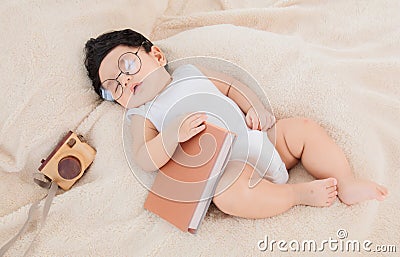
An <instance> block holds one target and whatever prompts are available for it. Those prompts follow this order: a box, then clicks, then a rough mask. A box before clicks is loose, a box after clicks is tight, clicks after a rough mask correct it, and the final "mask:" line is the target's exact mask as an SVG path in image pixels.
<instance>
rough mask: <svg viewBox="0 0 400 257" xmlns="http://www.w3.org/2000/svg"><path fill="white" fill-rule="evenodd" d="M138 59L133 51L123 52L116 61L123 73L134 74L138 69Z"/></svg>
mask: <svg viewBox="0 0 400 257" xmlns="http://www.w3.org/2000/svg"><path fill="white" fill-rule="evenodd" d="M140 65H141V63H140V59H139V58H138V56H137V55H136V54H134V53H125V54H123V55H121V57H120V58H119V61H118V67H119V69H120V70H121V71H122V72H123V73H125V74H130V75H133V74H136V73H137V72H138V71H139V69H140Z"/></svg>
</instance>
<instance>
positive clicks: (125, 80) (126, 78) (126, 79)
mask: <svg viewBox="0 0 400 257" xmlns="http://www.w3.org/2000/svg"><path fill="white" fill-rule="evenodd" d="M130 80H131V78H130V77H129V76H125V77H124V79H123V81H122V84H123V85H124V86H125V87H126V86H128V85H129V82H130Z"/></svg>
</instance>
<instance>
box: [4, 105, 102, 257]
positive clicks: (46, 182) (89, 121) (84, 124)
mask: <svg viewBox="0 0 400 257" xmlns="http://www.w3.org/2000/svg"><path fill="white" fill-rule="evenodd" d="M105 106H107V103H105V101H103V102H101V103H100V104H99V105H97V106H96V108H95V109H94V110H92V111H91V112H90V113H89V114H88V115H86V116H85V118H84V119H83V120H82V121H81V122H80V123H79V125H78V126H77V128H76V129H75V131H77V132H78V133H79V134H81V135H83V134H86V132H87V131H88V130H89V129H90V128H91V127H92V125H93V123H94V122H95V121H96V120H97V119H98V118H99V117H100V115H102V114H103V113H104V112H105ZM92 113H94V115H93V116H94V117H93V116H91V114H92ZM33 181H34V182H35V183H36V184H38V185H39V186H40V187H42V188H46V189H49V191H48V193H47V194H46V195H45V196H44V197H43V198H41V199H40V200H38V201H36V202H34V203H33V204H32V205H31V207H30V208H29V213H28V218H27V219H26V221H25V223H24V225H23V226H22V228H21V229H20V231H19V232H18V233H17V234H16V235H15V236H14V237H13V238H11V239H10V240H9V241H8V242H7V243H6V244H4V245H3V246H2V247H1V248H0V257H1V256H3V255H4V254H5V253H6V252H7V250H8V249H9V248H10V247H11V246H12V245H13V244H14V243H15V242H16V241H17V240H18V238H19V237H20V236H21V235H22V234H23V233H24V232H25V231H26V230H27V228H28V226H29V223H30V222H31V221H32V219H33V218H34V217H35V216H37V214H36V213H37V211H38V209H39V203H40V202H41V201H42V200H43V199H45V198H46V200H45V202H44V206H43V212H42V217H41V220H40V228H39V229H38V231H37V232H36V235H35V237H34V238H33V240H32V242H31V243H30V244H29V247H28V249H27V250H26V251H25V253H24V256H27V254H28V252H29V250H31V249H32V246H33V242H35V240H36V238H37V236H38V235H39V233H40V231H41V230H42V228H43V227H44V225H45V222H46V218H47V214H48V213H49V210H50V206H51V203H52V201H53V198H54V197H55V195H56V193H57V189H58V184H57V183H56V182H54V181H52V180H50V179H49V178H48V177H46V176H45V175H43V174H42V173H40V172H34V173H33Z"/></svg>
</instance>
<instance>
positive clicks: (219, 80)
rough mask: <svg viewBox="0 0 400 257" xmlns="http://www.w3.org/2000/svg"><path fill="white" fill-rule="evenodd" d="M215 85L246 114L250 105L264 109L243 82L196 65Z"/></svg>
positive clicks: (258, 109) (257, 109)
mask: <svg viewBox="0 0 400 257" xmlns="http://www.w3.org/2000/svg"><path fill="white" fill-rule="evenodd" d="M196 67H197V68H198V69H199V70H200V71H201V72H202V73H203V74H204V75H205V76H206V77H208V78H209V79H210V80H211V81H212V82H213V83H214V84H215V86H216V87H217V88H218V89H219V90H220V91H221V92H222V93H223V94H224V95H226V96H228V97H229V98H231V99H232V100H233V101H235V103H236V104H237V105H238V106H239V107H240V109H241V110H242V111H243V112H244V113H245V114H247V112H248V111H249V109H250V108H251V107H254V109H255V110H256V111H261V110H264V109H265V108H264V105H263V103H262V102H261V101H260V99H259V98H258V96H257V95H256V94H255V93H254V92H253V91H252V90H251V89H250V88H249V87H248V86H246V85H245V84H243V83H242V82H240V81H238V80H237V79H235V78H233V77H231V76H229V75H227V74H224V73H221V72H217V71H214V70H210V69H207V68H204V67H202V66H196Z"/></svg>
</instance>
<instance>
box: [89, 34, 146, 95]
mask: <svg viewBox="0 0 400 257" xmlns="http://www.w3.org/2000/svg"><path fill="white" fill-rule="evenodd" d="M119 45H126V46H132V47H139V46H140V45H142V46H143V47H144V49H145V50H146V52H147V53H148V52H150V51H151V47H152V46H153V43H151V42H150V40H148V39H147V38H146V37H144V36H143V35H142V34H140V33H138V32H136V31H133V30H131V29H124V30H117V31H111V32H107V33H104V34H102V35H100V36H98V37H97V38H90V39H89V40H88V41H87V42H86V44H85V49H84V50H85V67H86V70H87V75H88V76H89V78H90V80H91V81H92V86H93V88H94V91H95V92H96V93H97V94H98V95H99V96H101V92H100V86H101V81H100V76H99V68H100V64H101V62H102V61H103V59H104V57H106V55H107V54H108V53H109V52H111V50H113V49H114V48H115V47H117V46H119Z"/></svg>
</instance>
